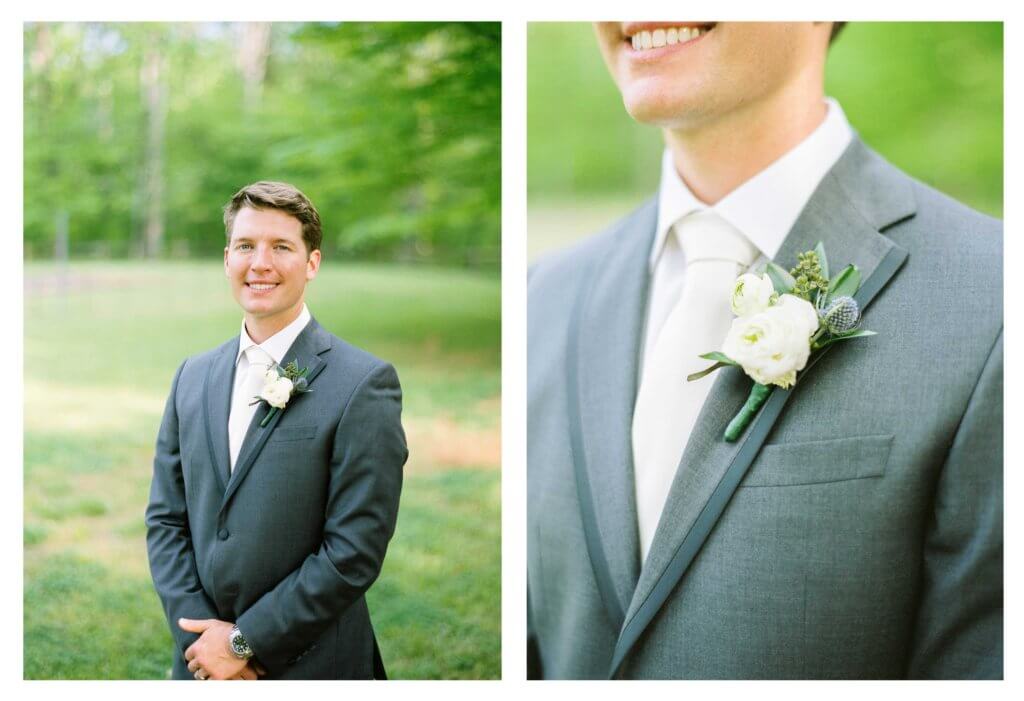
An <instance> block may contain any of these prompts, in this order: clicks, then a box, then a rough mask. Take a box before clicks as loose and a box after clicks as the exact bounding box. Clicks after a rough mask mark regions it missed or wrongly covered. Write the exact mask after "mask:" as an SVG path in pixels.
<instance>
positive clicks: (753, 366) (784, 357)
mask: <svg viewBox="0 0 1024 701" xmlns="http://www.w3.org/2000/svg"><path fill="white" fill-rule="evenodd" d="M817 329H818V314H817V312H816V311H815V310H814V306H813V305H811V303H810V302H808V301H807V300H805V299H801V298H800V297H795V296H793V295H782V296H781V297H780V298H779V301H778V302H777V303H776V304H774V305H772V306H770V307H768V308H767V309H765V310H764V311H762V312H759V313H757V314H752V315H751V316H741V317H738V318H736V319H734V320H733V322H732V328H730V329H729V334H728V335H727V336H726V337H725V343H724V344H723V345H722V352H723V353H724V354H725V355H727V356H729V357H730V358H732V359H733V360H735V361H736V362H737V363H739V364H740V365H741V366H742V367H743V371H744V372H746V373H747V374H748V375H750V376H751V377H752V378H753V379H754V381H755V382H759V383H760V384H762V385H778V386H779V387H782V388H783V389H788V388H789V387H791V386H792V385H793V383H794V382H796V373H797V372H798V371H799V370H803V369H804V366H806V365H807V358H808V356H810V354H811V343H810V337H811V335H812V334H813V333H814V332H815V331H817Z"/></svg>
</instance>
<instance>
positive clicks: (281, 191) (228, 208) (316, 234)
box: [224, 180, 324, 253]
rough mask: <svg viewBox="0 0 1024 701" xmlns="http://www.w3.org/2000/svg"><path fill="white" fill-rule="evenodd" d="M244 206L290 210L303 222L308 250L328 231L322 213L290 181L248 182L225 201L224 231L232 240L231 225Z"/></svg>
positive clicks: (288, 212)
mask: <svg viewBox="0 0 1024 701" xmlns="http://www.w3.org/2000/svg"><path fill="white" fill-rule="evenodd" d="M242 207H252V208H253V209H278V210H281V211H282V212H285V213H286V214H290V215H291V216H293V217H295V218H296V219H298V220H299V221H300V222H301V223H302V240H303V241H304V242H305V244H306V252H307V253H312V252H313V251H316V250H318V249H319V248H320V244H321V243H322V242H323V238H324V234H323V231H322V230H321V228H320V213H319V212H317V211H316V207H314V206H313V203H312V202H310V201H309V198H308V197H306V196H305V195H304V194H302V192H301V191H300V190H299V188H297V187H295V186H294V185H289V184H288V183H277V182H273V181H270V180H261V181H259V182H258V183H253V184H251V185H246V186H245V187H243V188H242V189H241V190H239V191H238V192H236V193H235V194H234V195H233V196H232V197H231V201H230V202H228V203H227V204H226V205H224V233H225V234H226V235H227V237H228V242H229V243H230V241H231V226H232V225H233V224H234V223H235V216H236V215H237V214H238V212H239V210H240V209H242Z"/></svg>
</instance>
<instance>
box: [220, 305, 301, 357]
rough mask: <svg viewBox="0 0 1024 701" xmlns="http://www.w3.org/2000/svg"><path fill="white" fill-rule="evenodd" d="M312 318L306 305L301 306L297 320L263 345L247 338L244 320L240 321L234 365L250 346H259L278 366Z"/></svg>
mask: <svg viewBox="0 0 1024 701" xmlns="http://www.w3.org/2000/svg"><path fill="white" fill-rule="evenodd" d="M312 318H313V317H312V316H311V315H310V313H309V309H308V308H307V307H306V304H305V303H303V304H302V311H301V312H299V316H298V318H296V319H295V321H293V322H292V323H290V324H288V325H287V326H285V327H284V328H283V329H281V330H280V331H278V332H277V333H275V334H274V335H273V336H271V337H270V338H268V339H267V340H266V341H264V342H263V343H256V342H255V341H254V340H252V338H251V337H250V336H249V332H248V331H246V329H245V320H244V319H243V320H242V332H241V334H239V337H238V353H237V354H235V365H238V359H239V358H241V357H242V353H244V352H245V351H247V350H248V349H249V348H251V347H252V346H259V347H260V348H262V349H263V350H264V351H266V353H267V355H269V356H270V357H271V358H273V359H274V362H275V363H277V364H278V365H280V364H281V361H282V360H284V354H285V353H287V352H288V349H289V348H291V347H292V344H293V343H295V339H296V338H298V337H299V334H300V333H302V329H304V328H306V324H308V323H309V320H310V319H312Z"/></svg>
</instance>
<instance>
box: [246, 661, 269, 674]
mask: <svg viewBox="0 0 1024 701" xmlns="http://www.w3.org/2000/svg"><path fill="white" fill-rule="evenodd" d="M249 664H251V665H252V668H253V669H254V670H256V674H258V675H260V676H261V677H262V676H263V675H264V674H266V673H267V668H266V667H264V666H263V665H261V664H260V663H259V662H253V661H252V660H249Z"/></svg>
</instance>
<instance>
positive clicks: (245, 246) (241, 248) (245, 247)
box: [235, 243, 252, 251]
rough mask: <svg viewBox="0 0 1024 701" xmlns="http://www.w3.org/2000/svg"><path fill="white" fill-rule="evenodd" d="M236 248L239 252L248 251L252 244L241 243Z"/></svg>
mask: <svg viewBox="0 0 1024 701" xmlns="http://www.w3.org/2000/svg"><path fill="white" fill-rule="evenodd" d="M235 248H236V249H237V250H239V251H247V250H249V249H250V248H252V244H251V243H240V244H238V245H237V246H235Z"/></svg>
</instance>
